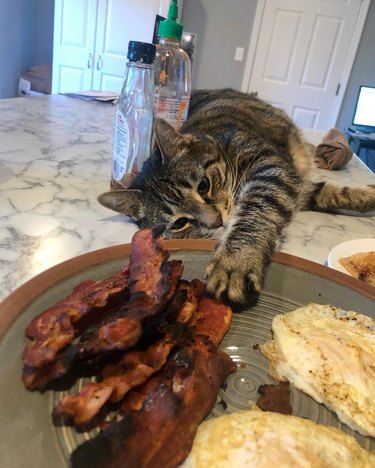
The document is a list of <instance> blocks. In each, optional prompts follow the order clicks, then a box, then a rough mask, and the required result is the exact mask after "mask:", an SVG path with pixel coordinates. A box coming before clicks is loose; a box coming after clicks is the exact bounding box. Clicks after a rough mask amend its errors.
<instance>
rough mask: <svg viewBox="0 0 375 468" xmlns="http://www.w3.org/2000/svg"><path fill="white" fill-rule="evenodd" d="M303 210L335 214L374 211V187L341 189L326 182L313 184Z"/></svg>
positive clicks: (341, 187)
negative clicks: (346, 211)
mask: <svg viewBox="0 0 375 468" xmlns="http://www.w3.org/2000/svg"><path fill="white" fill-rule="evenodd" d="M303 209H305V210H313V211H323V212H324V211H325V212H335V211H337V210H340V209H341V210H353V211H358V212H360V213H366V212H369V211H374V210H375V185H367V186H364V187H343V186H338V185H333V184H330V183H327V182H319V183H315V184H313V187H312V190H311V192H310V194H309V197H308V200H307V202H306V204H305V206H304V208H303Z"/></svg>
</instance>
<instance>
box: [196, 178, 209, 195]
mask: <svg viewBox="0 0 375 468" xmlns="http://www.w3.org/2000/svg"><path fill="white" fill-rule="evenodd" d="M209 190H210V181H209V180H208V178H207V177H203V179H202V180H201V181H200V183H199V185H198V193H199V195H206V193H207V192H208V191H209Z"/></svg>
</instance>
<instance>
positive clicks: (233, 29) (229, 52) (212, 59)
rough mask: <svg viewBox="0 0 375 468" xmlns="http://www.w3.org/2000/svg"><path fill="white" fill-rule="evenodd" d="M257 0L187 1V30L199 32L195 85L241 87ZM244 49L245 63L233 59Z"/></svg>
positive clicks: (194, 73) (185, 14)
mask: <svg viewBox="0 0 375 468" xmlns="http://www.w3.org/2000/svg"><path fill="white" fill-rule="evenodd" d="M256 6H257V2H256V1H251V0H234V1H228V0H187V1H185V2H184V6H183V10H182V23H183V25H184V30H185V31H189V32H192V33H196V34H197V45H196V51H195V56H194V71H193V87H194V88H200V89H202V88H211V89H212V88H225V87H232V88H235V89H241V82H242V76H243V73H244V68H245V59H246V56H247V50H248V45H249V43H250V34H251V29H252V25H253V20H254V16H255V10H256ZM236 47H243V48H244V55H243V57H244V58H243V60H242V62H236V61H235V60H234V54H235V50H236Z"/></svg>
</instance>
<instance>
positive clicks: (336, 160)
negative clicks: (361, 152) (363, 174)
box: [315, 128, 353, 171]
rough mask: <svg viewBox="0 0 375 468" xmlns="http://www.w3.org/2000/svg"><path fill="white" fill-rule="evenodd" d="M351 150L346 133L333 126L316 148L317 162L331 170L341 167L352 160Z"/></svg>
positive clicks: (321, 166) (319, 165)
mask: <svg viewBox="0 0 375 468" xmlns="http://www.w3.org/2000/svg"><path fill="white" fill-rule="evenodd" d="M352 156H353V151H352V150H351V148H350V146H349V143H348V140H347V139H346V137H345V135H344V134H343V133H342V132H341V131H340V130H339V129H338V128H332V129H331V130H330V131H329V132H328V133H327V134H326V135H325V136H324V138H323V140H322V143H320V144H319V145H317V147H316V148H315V162H316V164H317V165H318V167H320V168H321V169H327V170H329V171H332V170H335V169H341V168H342V167H344V166H345V165H346V164H348V162H349V161H350V160H351V158H352Z"/></svg>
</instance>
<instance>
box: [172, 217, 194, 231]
mask: <svg viewBox="0 0 375 468" xmlns="http://www.w3.org/2000/svg"><path fill="white" fill-rule="evenodd" d="M188 223H190V219H189V218H185V217H181V218H178V219H176V221H175V222H174V223H173V224H172V226H171V230H173V231H180V230H181V229H183V228H184V227H186V225H187V224H188Z"/></svg>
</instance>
